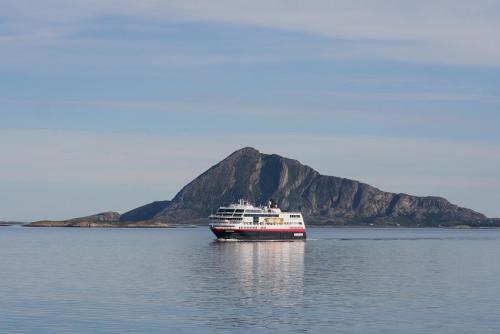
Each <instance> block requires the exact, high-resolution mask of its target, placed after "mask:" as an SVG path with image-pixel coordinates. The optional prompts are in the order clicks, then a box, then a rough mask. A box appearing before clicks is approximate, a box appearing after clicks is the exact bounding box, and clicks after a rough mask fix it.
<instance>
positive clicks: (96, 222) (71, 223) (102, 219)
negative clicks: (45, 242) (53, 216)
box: [27, 212, 168, 227]
mask: <svg viewBox="0 0 500 334" xmlns="http://www.w3.org/2000/svg"><path fill="white" fill-rule="evenodd" d="M27 226H30V227H168V225H167V224H166V223H164V222H161V221H151V220H145V221H144V220H137V221H133V222H127V223H123V222H120V214H119V213H118V212H103V213H98V214H96V215H92V216H86V217H80V218H73V219H68V220H59V221H52V220H41V221H37V222H33V223H31V224H29V225H27Z"/></svg>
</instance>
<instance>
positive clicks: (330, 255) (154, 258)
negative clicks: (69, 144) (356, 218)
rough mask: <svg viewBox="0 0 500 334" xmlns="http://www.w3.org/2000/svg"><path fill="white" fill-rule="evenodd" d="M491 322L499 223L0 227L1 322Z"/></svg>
mask: <svg viewBox="0 0 500 334" xmlns="http://www.w3.org/2000/svg"><path fill="white" fill-rule="evenodd" d="M235 332H236V333H278V332H314V333H332V332H341V333H454V334H456V333H499V332H500V230H444V229H330V228H323V229H320V228H310V229H309V239H308V240H307V241H306V242H260V243H243V242H239V243H238V242H232V243H217V242H214V241H213V237H212V235H211V234H210V232H209V231H208V229H205V228H195V229H76V228H75V229H64V228H45V229H44V228H39V229H38V228H22V227H2V228H0V333H235Z"/></svg>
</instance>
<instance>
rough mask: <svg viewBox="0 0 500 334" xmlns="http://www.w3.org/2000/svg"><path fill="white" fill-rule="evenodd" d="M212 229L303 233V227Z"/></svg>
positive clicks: (220, 228)
mask: <svg viewBox="0 0 500 334" xmlns="http://www.w3.org/2000/svg"><path fill="white" fill-rule="evenodd" d="M212 229H214V230H217V231H225V230H230V231H241V232H296V233H304V232H305V231H306V230H305V229H264V228H263V229H260V228H232V227H212Z"/></svg>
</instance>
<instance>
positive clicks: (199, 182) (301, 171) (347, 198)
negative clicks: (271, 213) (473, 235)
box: [120, 147, 498, 226]
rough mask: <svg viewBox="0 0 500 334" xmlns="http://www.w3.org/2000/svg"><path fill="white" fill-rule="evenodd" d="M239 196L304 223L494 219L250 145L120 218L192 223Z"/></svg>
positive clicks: (475, 221)
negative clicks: (295, 213)
mask: <svg viewBox="0 0 500 334" xmlns="http://www.w3.org/2000/svg"><path fill="white" fill-rule="evenodd" d="M240 198H244V199H247V200H250V201H252V202H254V203H256V204H262V203H266V202H267V201H268V200H269V199H270V198H273V199H275V200H276V201H277V202H278V204H279V206H280V207H281V208H282V209H285V210H300V211H302V213H303V214H304V215H305V217H306V222H308V223H325V224H335V225H343V224H365V223H372V224H383V225H387V224H389V225H390V224H401V225H409V226H414V225H424V226H437V225H464V224H467V225H480V224H483V225H484V224H486V225H488V224H493V222H494V221H493V220H487V218H486V217H485V216H484V215H482V214H480V213H478V212H475V211H473V210H470V209H466V208H462V207H459V206H456V205H454V204H451V203H449V202H448V201H447V200H446V199H444V198H440V197H431V196H429V197H416V196H411V195H406V194H394V193H389V192H384V191H381V190H379V189H377V188H375V187H372V186H370V185H368V184H365V183H361V182H358V181H354V180H349V179H345V178H340V177H335V176H326V175H321V174H320V173H318V172H317V171H315V170H314V169H312V168H310V167H308V166H305V165H302V164H301V163H300V162H299V161H297V160H292V159H287V158H284V157H281V156H279V155H275V154H273V155H268V154H262V153H260V152H259V151H257V150H256V149H254V148H250V147H247V148H243V149H241V150H238V151H236V152H234V153H233V154H231V155H230V156H228V157H227V158H226V159H224V160H223V161H221V162H220V163H218V164H217V165H215V166H213V167H211V168H210V169H208V170H207V171H206V172H204V173H203V174H201V175H200V176H198V177H197V178H196V179H194V180H193V181H192V182H190V183H189V184H188V185H186V186H185V187H184V188H183V189H182V190H181V191H180V192H179V193H177V195H176V196H175V197H174V198H173V199H172V201H161V202H153V203H151V204H148V205H145V206H143V207H140V208H137V209H134V210H132V211H129V212H127V213H125V214H123V215H122V216H121V217H120V221H121V222H122V223H123V222H127V221H128V222H130V221H143V220H149V219H155V220H161V221H166V222H169V223H184V222H193V221H196V220H200V219H204V218H206V217H207V216H208V215H209V214H210V213H211V212H212V211H213V210H215V209H217V208H218V207H219V206H221V205H226V204H229V203H231V202H233V201H236V200H238V199H240ZM497 223H498V221H497Z"/></svg>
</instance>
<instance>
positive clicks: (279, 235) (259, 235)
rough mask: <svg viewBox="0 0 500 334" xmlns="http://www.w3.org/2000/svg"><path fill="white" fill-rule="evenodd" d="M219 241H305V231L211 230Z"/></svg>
mask: <svg viewBox="0 0 500 334" xmlns="http://www.w3.org/2000/svg"><path fill="white" fill-rule="evenodd" d="M211 230H212V232H213V233H214V234H215V236H216V237H217V239H219V240H243V241H259V240H260V241H266V240H267V241H272V240H304V239H306V231H305V230H281V231H280V230H265V229H262V230H241V229H220V228H211Z"/></svg>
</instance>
